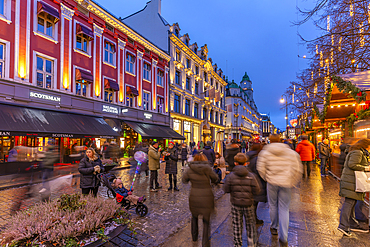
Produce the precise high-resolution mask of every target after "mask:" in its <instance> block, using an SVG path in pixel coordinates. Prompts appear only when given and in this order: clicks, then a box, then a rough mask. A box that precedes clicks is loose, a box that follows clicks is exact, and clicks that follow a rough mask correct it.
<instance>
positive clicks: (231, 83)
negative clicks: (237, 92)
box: [228, 80, 239, 88]
mask: <svg viewBox="0 0 370 247" xmlns="http://www.w3.org/2000/svg"><path fill="white" fill-rule="evenodd" d="M228 86H229V88H239V86H238V84H236V83H235V82H234V80H232V82H229V85H228Z"/></svg>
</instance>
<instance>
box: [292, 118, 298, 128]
mask: <svg viewBox="0 0 370 247" xmlns="http://www.w3.org/2000/svg"><path fill="white" fill-rule="evenodd" d="M297 124H298V120H297V119H292V120H290V125H291V126H292V127H296V126H297Z"/></svg>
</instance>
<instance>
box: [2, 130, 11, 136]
mask: <svg viewBox="0 0 370 247" xmlns="http://www.w3.org/2000/svg"><path fill="white" fill-rule="evenodd" d="M0 136H10V131H1V132H0Z"/></svg>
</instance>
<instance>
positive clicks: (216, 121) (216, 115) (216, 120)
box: [215, 112, 218, 124]
mask: <svg viewBox="0 0 370 247" xmlns="http://www.w3.org/2000/svg"><path fill="white" fill-rule="evenodd" d="M215 123H216V124H218V112H216V113H215Z"/></svg>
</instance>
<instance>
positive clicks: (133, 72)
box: [125, 49, 136, 76]
mask: <svg viewBox="0 0 370 247" xmlns="http://www.w3.org/2000/svg"><path fill="white" fill-rule="evenodd" d="M127 53H129V54H130V55H132V56H133V57H134V64H133V67H132V70H133V71H132V72H130V71H127V65H126V62H127ZM135 66H136V55H135V53H132V52H130V51H128V50H127V49H126V53H125V72H126V73H127V74H129V75H132V76H136V74H135V71H136V70H135Z"/></svg>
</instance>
